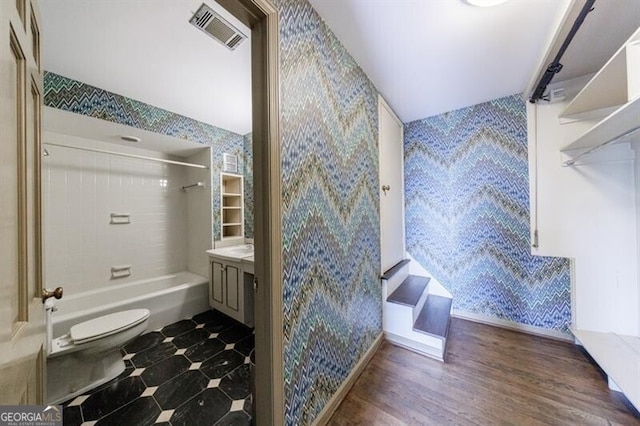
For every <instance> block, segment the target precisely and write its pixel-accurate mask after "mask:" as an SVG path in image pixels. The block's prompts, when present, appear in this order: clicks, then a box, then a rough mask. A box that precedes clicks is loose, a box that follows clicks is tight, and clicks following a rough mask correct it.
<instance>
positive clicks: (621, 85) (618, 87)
mask: <svg viewBox="0 0 640 426" xmlns="http://www.w3.org/2000/svg"><path fill="white" fill-rule="evenodd" d="M594 119H595V120H594ZM559 120H560V122H561V123H563V124H564V123H571V122H575V121H580V120H585V121H587V120H594V124H593V126H591V127H590V128H589V129H587V130H586V131H585V132H584V133H583V134H581V135H580V136H578V137H577V138H575V139H572V140H571V141H570V142H569V143H568V144H567V145H565V146H564V147H563V148H562V149H561V151H563V152H565V151H571V150H575V149H588V151H585V152H583V153H581V154H579V155H578V157H582V156H584V155H587V154H589V153H591V152H593V151H594V150H596V149H598V148H600V147H602V146H606V145H609V144H611V143H615V142H617V141H623V140H627V139H628V138H626V136H629V135H630V133H632V132H633V131H634V130H635V129H637V128H638V127H639V126H640V28H638V29H637V30H636V32H635V33H634V34H633V35H632V36H631V37H630V38H629V40H627V42H625V43H624V44H623V45H622V46H621V47H620V48H619V49H618V51H617V52H616V53H615V54H614V55H613V56H612V57H611V59H609V61H608V62H607V63H606V64H605V65H604V66H603V67H602V68H601V69H600V71H598V72H597V73H596V74H595V75H594V76H593V77H592V78H591V80H589V82H588V83H587V84H586V85H585V86H584V88H583V89H582V90H581V91H580V92H579V93H578V94H577V95H576V96H575V97H574V98H573V100H572V101H571V102H570V103H569V104H568V105H567V107H566V108H565V109H564V111H562V112H561V113H560V115H559ZM578 157H574V158H573V159H572V160H569V161H566V162H565V163H564V165H565V166H567V165H573V164H575V161H576V159H577V158H578Z"/></svg>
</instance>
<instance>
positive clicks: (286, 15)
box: [275, 0, 382, 425]
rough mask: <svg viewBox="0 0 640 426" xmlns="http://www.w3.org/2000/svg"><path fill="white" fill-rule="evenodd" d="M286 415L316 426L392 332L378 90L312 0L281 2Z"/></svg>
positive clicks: (291, 420)
mask: <svg viewBox="0 0 640 426" xmlns="http://www.w3.org/2000/svg"><path fill="white" fill-rule="evenodd" d="M275 4H276V6H277V7H278V9H279V12H280V44H281V46H280V61H281V62H280V75H281V81H280V88H281V93H280V95H281V134H282V174H283V175H282V185H283V187H282V195H283V205H282V212H283V218H282V219H283V220H282V223H283V235H282V237H283V278H284V306H285V312H284V339H285V340H284V369H285V400H286V402H285V416H286V422H287V424H289V425H305V424H310V423H311V422H312V421H313V420H314V419H315V417H316V416H317V415H318V413H319V412H320V411H321V410H322V408H323V407H324V406H325V404H326V403H327V401H328V400H329V398H331V396H333V394H334V393H335V392H336V390H337V389H338V387H339V386H340V385H341V384H342V382H343V381H344V379H345V378H346V377H347V375H348V374H349V373H350V372H351V370H352V368H353V366H354V365H355V364H356V363H357V361H358V360H359V359H360V358H361V357H362V355H363V354H364V352H365V351H366V350H367V349H368V348H369V347H370V346H371V344H372V343H373V341H374V339H375V338H376V336H377V335H378V334H379V333H380V332H381V330H382V318H381V312H382V306H381V297H382V296H381V289H380V280H379V278H378V274H379V269H380V248H379V247H380V235H379V213H378V203H379V195H378V152H377V151H378V149H377V92H376V89H375V87H374V86H373V84H372V83H371V82H370V81H369V80H368V78H367V76H366V75H365V74H364V72H363V71H362V70H361V69H360V68H359V67H358V66H357V64H356V63H355V61H354V60H353V58H352V57H351V56H350V55H349V54H348V53H347V51H346V50H345V49H344V47H343V46H342V45H341V44H340V43H339V41H338V40H337V38H336V37H335V36H334V34H333V33H332V32H331V31H330V30H329V29H328V27H327V26H326V25H325V24H324V23H323V22H322V20H321V19H320V17H319V16H318V14H317V13H316V12H315V11H314V10H313V8H312V7H311V5H310V4H309V3H308V2H307V1H306V0H277V1H275Z"/></svg>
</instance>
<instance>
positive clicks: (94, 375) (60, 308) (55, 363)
mask: <svg viewBox="0 0 640 426" xmlns="http://www.w3.org/2000/svg"><path fill="white" fill-rule="evenodd" d="M207 283H208V280H207V279H206V278H204V277H201V276H200V275H196V274H192V273H190V272H179V273H176V274H171V275H164V276H161V277H157V278H152V279H146V280H140V281H136V282H131V283H127V284H121V285H115V286H111V287H109V288H103V289H98V290H93V291H88V292H84V293H81V294H76V295H71V296H65V297H64V298H63V299H61V300H59V301H56V300H54V299H47V301H46V303H45V307H46V311H47V316H46V317H47V369H48V373H49V374H48V375H47V399H48V403H49V404H58V403H60V402H64V401H65V400H68V399H70V398H72V397H75V396H77V395H80V394H82V393H84V392H86V391H87V390H89V389H92V388H94V387H96V386H99V385H101V384H103V383H105V382H107V381H109V380H111V379H113V378H115V377H117V376H118V375H120V374H121V373H122V372H123V371H124V369H125V364H124V360H123V358H122V354H121V352H120V348H121V347H122V346H123V345H124V344H126V343H127V342H129V341H130V340H132V339H134V338H136V337H137V336H139V335H140V334H142V333H144V332H145V331H149V330H155V329H158V328H161V327H163V326H165V325H168V324H171V323H174V322H176V321H179V320H181V319H184V318H189V317H192V316H193V315H195V314H197V313H200V312H203V311H206V310H208V309H209V306H208V304H209V301H208V287H207ZM69 372H73V373H71V374H70V373H69Z"/></svg>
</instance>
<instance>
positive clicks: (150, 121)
mask: <svg viewBox="0 0 640 426" xmlns="http://www.w3.org/2000/svg"><path fill="white" fill-rule="evenodd" d="M44 92H45V94H44V104H45V105H46V106H49V107H52V108H58V109H61V110H65V111H70V112H75V113H77V114H82V115H88V116H90V117H94V118H100V119H102V120H106V121H111V122H113V123H118V124H124V125H127V126H131V127H136V128H138V129H143V130H148V131H150V132H155V133H159V134H163V135H168V136H173V137H177V138H180V139H186V140H189V141H192V142H197V143H199V144H202V145H208V146H211V147H212V148H213V149H212V150H211V156H212V164H213V167H212V169H211V180H212V182H211V188H212V190H213V238H214V240H219V239H220V173H221V172H222V154H223V153H230V154H236V155H237V156H238V158H239V159H240V164H239V168H240V170H239V172H240V174H242V173H243V170H244V169H245V168H246V166H244V165H243V163H245V162H248V163H249V164H252V161H251V158H246V156H247V155H249V156H250V155H252V152H251V147H249V150H247V149H246V148H245V142H246V141H245V139H244V138H243V137H242V136H241V135H239V134H237V133H234V132H230V131H228V130H225V129H221V128H219V127H215V126H212V125H210V124H207V123H203V122H202V121H197V120H194V119H192V118H189V117H185V116H183V115H179V114H176V113H173V112H170V111H167V110H164V109H161V108H158V107H155V106H153V105H149V104H145V103H143V102H140V101H136V100H134V99H130V98H127V97H125V96H121V95H118V94H115V93H112V92H108V91H106V90H102V89H99V88H97V87H94V86H91V85H88V84H85V83H82V82H80V81H76V80H73V79H70V78H67V77H63V76H61V75H58V74H54V73H52V72H47V71H45V73H44ZM249 143H250V141H249ZM250 167H251V166H250ZM251 193H252V194H253V191H252V192H251ZM252 211H253V207H252ZM245 221H248V222H249V223H248V225H247V224H246V223H245V227H248V228H249V229H251V230H253V214H251V215H249V216H246V217H245ZM250 238H252V237H250Z"/></svg>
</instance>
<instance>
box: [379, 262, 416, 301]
mask: <svg viewBox="0 0 640 426" xmlns="http://www.w3.org/2000/svg"><path fill="white" fill-rule="evenodd" d="M408 276H409V264H406V265H404V266H403V267H402V268H400V270H399V271H398V272H396V274H395V275H394V276H393V277H391V278H390V279H388V280H382V282H383V283H386V284H387V291H386V292H383V293H382V297H383V298H384V299H385V300H387V297H389V295H391V293H393V292H394V291H396V289H397V288H398V287H400V284H402V282H403V281H404V280H405V279H406V278H407V277H408Z"/></svg>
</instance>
